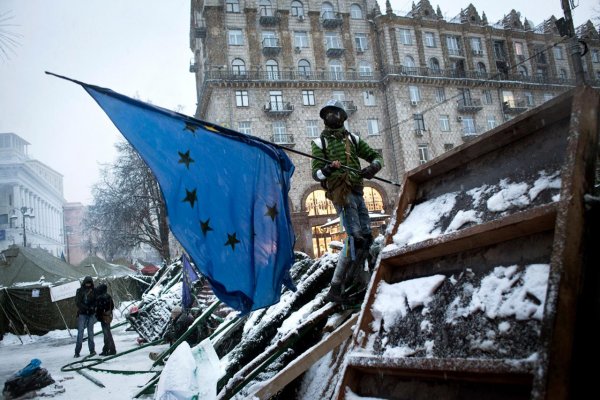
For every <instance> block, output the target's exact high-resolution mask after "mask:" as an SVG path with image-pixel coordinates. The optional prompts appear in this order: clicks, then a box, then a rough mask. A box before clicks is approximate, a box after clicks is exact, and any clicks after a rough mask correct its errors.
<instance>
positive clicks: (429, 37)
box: [425, 32, 435, 47]
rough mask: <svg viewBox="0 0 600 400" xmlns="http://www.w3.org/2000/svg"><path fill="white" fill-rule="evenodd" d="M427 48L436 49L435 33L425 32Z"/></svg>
mask: <svg viewBox="0 0 600 400" xmlns="http://www.w3.org/2000/svg"><path fill="white" fill-rule="evenodd" d="M425 46H427V47H435V34H434V33H433V32H425Z"/></svg>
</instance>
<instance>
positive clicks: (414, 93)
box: [408, 86, 421, 101]
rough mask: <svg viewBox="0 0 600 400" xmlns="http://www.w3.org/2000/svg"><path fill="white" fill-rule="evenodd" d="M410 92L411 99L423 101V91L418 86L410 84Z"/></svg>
mask: <svg viewBox="0 0 600 400" xmlns="http://www.w3.org/2000/svg"><path fill="white" fill-rule="evenodd" d="M408 93H409V95H410V101H421V91H420V90H419V87H418V86H409V87H408Z"/></svg>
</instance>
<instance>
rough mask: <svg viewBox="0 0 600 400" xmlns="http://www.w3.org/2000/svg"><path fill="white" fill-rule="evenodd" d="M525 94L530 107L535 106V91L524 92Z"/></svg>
mask: <svg viewBox="0 0 600 400" xmlns="http://www.w3.org/2000/svg"><path fill="white" fill-rule="evenodd" d="M523 96H525V101H526V103H527V106H528V107H531V106H535V100H534V97H533V93H531V92H525V93H523Z"/></svg>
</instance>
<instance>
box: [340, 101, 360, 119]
mask: <svg viewBox="0 0 600 400" xmlns="http://www.w3.org/2000/svg"><path fill="white" fill-rule="evenodd" d="M342 105H343V106H344V110H346V113H347V114H348V116H350V115H352V114H354V113H355V112H356V111H357V110H358V108H357V107H356V105H355V104H354V102H353V101H342Z"/></svg>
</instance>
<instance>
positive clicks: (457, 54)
mask: <svg viewBox="0 0 600 400" xmlns="http://www.w3.org/2000/svg"><path fill="white" fill-rule="evenodd" d="M448 56H449V57H454V58H463V57H464V55H463V51H462V49H450V48H449V49H448Z"/></svg>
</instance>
